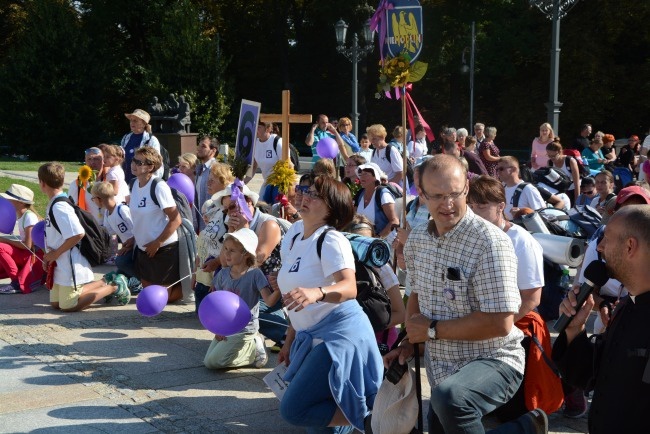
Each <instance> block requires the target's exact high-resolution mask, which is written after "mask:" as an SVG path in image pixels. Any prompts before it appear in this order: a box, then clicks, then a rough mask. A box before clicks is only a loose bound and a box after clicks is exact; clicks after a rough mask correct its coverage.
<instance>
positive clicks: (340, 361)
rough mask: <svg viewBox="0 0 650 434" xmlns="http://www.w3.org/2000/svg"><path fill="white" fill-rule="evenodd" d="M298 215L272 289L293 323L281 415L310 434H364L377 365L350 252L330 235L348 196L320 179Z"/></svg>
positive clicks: (379, 371)
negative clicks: (276, 290) (279, 295)
mask: <svg viewBox="0 0 650 434" xmlns="http://www.w3.org/2000/svg"><path fill="white" fill-rule="evenodd" d="M300 213H301V215H302V220H301V221H298V222H296V223H294V225H293V226H292V227H291V228H290V229H289V230H288V231H287V233H286V235H285V237H284V240H283V242H282V248H281V252H280V253H281V256H282V268H281V269H280V272H279V274H278V285H279V287H280V290H281V291H282V297H283V303H284V306H285V308H286V309H287V310H288V313H289V319H290V322H291V325H290V327H289V329H288V331H287V338H286V341H285V344H284V346H283V347H282V350H281V351H280V354H279V358H278V360H279V362H280V363H282V362H284V363H285V364H286V365H287V366H288V370H287V372H286V374H285V377H284V379H285V380H286V381H289V382H290V384H289V387H288V388H287V391H286V393H285V395H284V397H283V399H282V402H281V404H280V413H281V414H282V417H283V418H284V419H285V420H286V421H288V422H289V423H291V424H292V425H297V426H303V427H306V428H307V432H309V433H321V432H322V433H346V432H352V430H354V429H355V428H356V429H358V430H360V431H363V429H364V419H365V417H366V416H367V415H368V413H369V412H370V409H371V408H372V405H373V403H374V400H375V395H376V394H377V391H378V390H379V385H380V384H381V379H382V376H383V365H382V360H381V356H380V354H379V350H378V348H377V344H376V341H375V335H374V333H373V330H372V327H371V325H370V321H369V320H368V317H367V316H366V315H365V314H364V313H363V310H362V309H361V307H360V306H359V304H358V303H357V301H356V300H355V297H356V292H357V291H356V277H355V271H354V257H353V254H352V248H351V247H350V243H349V241H348V240H347V239H346V238H345V236H343V234H341V233H339V232H337V231H334V230H331V228H332V227H333V228H337V229H340V228H342V227H343V226H345V225H346V224H347V223H349V222H350V221H351V219H352V217H353V215H354V208H353V206H352V197H351V195H350V190H348V188H347V187H346V186H345V184H343V183H342V182H339V181H336V180H334V179H332V178H329V177H318V178H316V181H315V183H314V185H312V186H311V187H309V190H308V191H307V192H305V193H304V194H303V201H302V206H301V210H300ZM323 234H324V235H323ZM319 238H320V241H321V242H319ZM318 244H320V245H321V248H320V252H321V255H318V253H317V245H318ZM319 256H320V258H319Z"/></svg>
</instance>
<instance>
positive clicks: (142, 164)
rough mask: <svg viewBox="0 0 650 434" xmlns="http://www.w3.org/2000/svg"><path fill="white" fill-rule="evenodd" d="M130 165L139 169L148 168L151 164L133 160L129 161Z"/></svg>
mask: <svg viewBox="0 0 650 434" xmlns="http://www.w3.org/2000/svg"><path fill="white" fill-rule="evenodd" d="M131 164H135V165H136V166H138V167H141V166H150V165H151V164H152V163H150V162H148V161H142V160H138V159H137V158H134V159H133V160H131Z"/></svg>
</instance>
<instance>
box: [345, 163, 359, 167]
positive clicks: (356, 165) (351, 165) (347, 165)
mask: <svg viewBox="0 0 650 434" xmlns="http://www.w3.org/2000/svg"><path fill="white" fill-rule="evenodd" d="M345 167H359V165H358V164H346V165H345Z"/></svg>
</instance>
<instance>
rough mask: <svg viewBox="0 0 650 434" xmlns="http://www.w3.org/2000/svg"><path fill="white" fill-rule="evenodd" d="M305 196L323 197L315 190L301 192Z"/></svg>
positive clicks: (310, 197)
mask: <svg viewBox="0 0 650 434" xmlns="http://www.w3.org/2000/svg"><path fill="white" fill-rule="evenodd" d="M303 194H304V195H305V197H308V198H309V199H312V200H313V199H322V198H323V197H322V196H321V195H320V194H318V192H317V191H316V190H307V191H305V192H304V193H303Z"/></svg>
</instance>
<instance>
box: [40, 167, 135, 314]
mask: <svg viewBox="0 0 650 434" xmlns="http://www.w3.org/2000/svg"><path fill="white" fill-rule="evenodd" d="M64 177H65V169H64V168H63V166H62V165H61V164H60V163H55V162H51V163H45V164H43V165H42V166H41V167H39V168H38V184H39V186H40V188H41V191H42V192H43V193H44V194H45V195H46V196H47V197H48V199H49V203H48V205H47V210H46V212H45V215H46V216H48V217H47V218H46V221H45V244H46V245H45V251H46V253H45V255H44V256H43V260H44V262H43V267H44V268H45V269H46V270H48V273H53V276H51V277H50V278H49V279H48V280H50V279H51V281H52V286H51V288H50V289H51V291H50V304H51V305H52V307H53V308H55V309H61V310H63V311H66V312H76V311H80V310H83V309H86V308H87V307H88V306H90V305H91V304H93V303H95V302H96V301H98V300H101V299H103V298H104V297H107V296H109V295H111V294H114V295H115V296H116V298H117V301H118V304H120V305H125V304H127V303H128V302H129V300H130V298H131V293H130V292H129V288H128V284H127V280H126V277H124V276H123V275H121V274H117V275H114V276H111V278H107V277H106V278H105V279H107V280H103V279H102V280H98V281H95V282H93V277H94V275H93V270H92V268H91V267H90V264H89V263H88V260H87V259H86V258H84V256H83V255H82V254H81V252H80V251H79V248H78V246H77V245H78V243H79V242H80V241H81V239H82V238H83V237H84V236H85V233H84V229H83V227H82V226H81V223H80V222H79V218H78V217H77V215H76V214H75V211H74V208H73V207H72V206H71V205H70V204H69V203H66V202H65V201H61V202H57V203H55V204H53V201H54V199H56V198H57V197H59V196H63V195H65V193H64V192H63V180H64ZM50 208H51V209H52V214H53V216H54V219H55V220H56V222H57V224H58V227H59V229H60V230H61V232H59V231H58V230H57V229H56V228H55V227H54V225H53V224H52V222H51V221H50V218H49V215H50Z"/></svg>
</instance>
